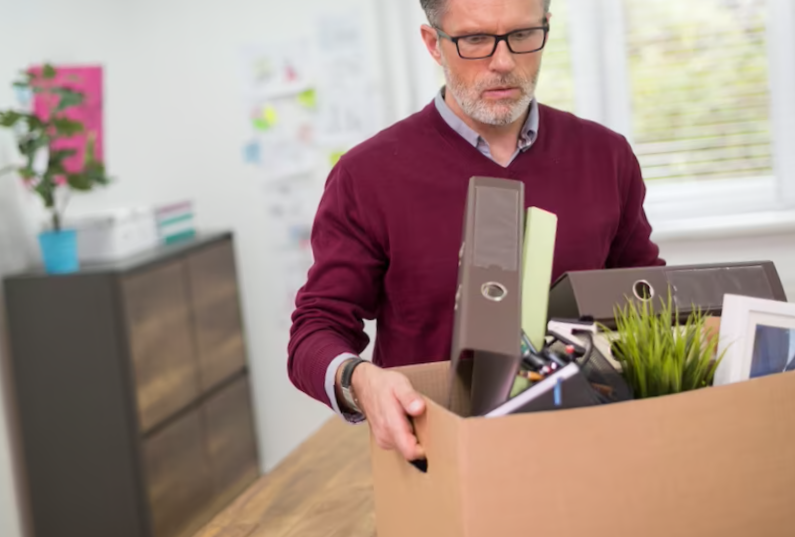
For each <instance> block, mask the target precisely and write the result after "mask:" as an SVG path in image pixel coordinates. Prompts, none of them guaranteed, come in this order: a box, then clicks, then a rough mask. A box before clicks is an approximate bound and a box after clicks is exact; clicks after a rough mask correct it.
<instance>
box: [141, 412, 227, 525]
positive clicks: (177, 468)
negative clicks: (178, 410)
mask: <svg viewBox="0 0 795 537" xmlns="http://www.w3.org/2000/svg"><path fill="white" fill-rule="evenodd" d="M144 465H145V472H146V483H147V491H148V495H149V504H150V508H151V512H152V525H153V529H154V537H182V536H183V535H187V534H189V533H190V532H191V531H196V529H197V526H198V525H200V524H202V523H203V522H204V521H205V519H206V517H207V516H209V514H210V512H211V510H210V507H211V505H212V501H213V490H212V475H211V473H210V467H209V461H208V460H207V450H206V449H205V438H204V432H203V428H202V423H201V415H200V412H199V411H198V410H195V409H194V410H193V411H191V412H188V413H186V414H184V415H182V416H180V417H179V418H178V419H176V420H175V421H174V422H172V423H169V424H168V425H167V426H166V427H164V428H163V429H162V430H160V431H157V432H156V433H155V434H153V435H152V436H151V437H149V438H148V439H146V440H145V441H144Z"/></svg>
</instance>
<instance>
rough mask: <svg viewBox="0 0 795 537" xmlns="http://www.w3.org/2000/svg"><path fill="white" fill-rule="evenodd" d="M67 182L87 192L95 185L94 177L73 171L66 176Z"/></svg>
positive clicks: (76, 188) (74, 187)
mask: <svg viewBox="0 0 795 537" xmlns="http://www.w3.org/2000/svg"><path fill="white" fill-rule="evenodd" d="M66 182H67V184H68V185H69V186H70V187H72V188H73V189H75V190H80V191H83V192H87V191H89V190H91V188H92V187H93V186H94V181H93V180H92V178H91V177H90V176H88V175H86V174H84V173H71V174H69V175H67V176H66Z"/></svg>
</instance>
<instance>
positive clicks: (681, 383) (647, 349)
mask: <svg viewBox="0 0 795 537" xmlns="http://www.w3.org/2000/svg"><path fill="white" fill-rule="evenodd" d="M678 313H679V312H678V308H676V307H675V306H673V305H672V298H671V294H670V292H669V293H668V298H667V300H663V299H662V298H661V299H660V305H659V308H655V307H654V304H653V302H652V301H651V300H647V301H643V302H640V303H637V302H634V301H627V303H626V304H624V305H622V306H619V307H617V308H616V310H615V320H616V330H614V331H610V330H606V332H608V334H609V337H610V339H611V348H612V352H613V357H614V358H615V360H616V361H618V362H619V363H620V365H621V369H622V374H623V376H624V378H625V379H626V381H627V383H628V384H629V385H630V387H631V389H632V390H633V392H634V398H636V399H644V398H649V397H658V396H662V395H671V394H677V393H681V392H686V391H690V390H697V389H701V388H706V387H708V386H711V385H712V382H713V379H714V376H715V370H716V369H717V367H718V365H719V364H720V361H721V360H722V358H723V356H716V350H717V345H718V338H717V337H714V336H715V335H714V334H713V333H712V332H711V330H712V328H711V326H710V323H709V319H710V316H709V315H706V314H704V313H702V311H701V310H700V309H698V308H696V309H694V310H693V311H692V312H691V313H690V314H689V316H688V317H687V319H686V320H685V321H684V322H680V320H679V314H678ZM603 329H604V327H603Z"/></svg>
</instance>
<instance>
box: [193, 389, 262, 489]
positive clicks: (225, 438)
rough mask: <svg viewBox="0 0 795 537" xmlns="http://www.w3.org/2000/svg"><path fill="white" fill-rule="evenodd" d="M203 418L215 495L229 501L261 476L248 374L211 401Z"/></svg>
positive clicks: (207, 403) (205, 407) (207, 404)
mask: <svg viewBox="0 0 795 537" xmlns="http://www.w3.org/2000/svg"><path fill="white" fill-rule="evenodd" d="M204 417H205V420H204V422H205V424H206V427H207V448H208V453H209V456H210V467H211V470H212V475H213V484H214V489H215V494H216V495H217V496H218V497H219V498H220V499H221V500H222V501H224V500H230V499H231V498H232V497H234V496H235V495H237V494H238V493H240V491H241V490H243V489H244V488H245V487H246V486H247V485H249V484H251V483H252V482H253V481H255V480H256V479H257V477H258V476H259V473H260V468H259V457H258V453H257V440H256V436H255V431H254V415H253V411H252V401H251V390H250V387H249V377H248V375H245V376H242V377H241V378H239V379H237V380H236V381H234V382H233V383H232V384H230V385H229V386H227V387H225V388H224V389H223V390H221V391H220V392H219V393H217V394H215V395H214V396H213V397H212V398H210V399H209V400H208V401H207V402H206V404H205V406H204Z"/></svg>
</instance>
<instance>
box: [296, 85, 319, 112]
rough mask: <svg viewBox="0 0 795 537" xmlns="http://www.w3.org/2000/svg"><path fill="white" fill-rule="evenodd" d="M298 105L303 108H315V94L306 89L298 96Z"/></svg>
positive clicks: (312, 90)
mask: <svg viewBox="0 0 795 537" xmlns="http://www.w3.org/2000/svg"><path fill="white" fill-rule="evenodd" d="M298 104H300V105H301V106H303V107H305V108H315V107H316V106H317V92H315V90H314V89H308V90H306V91H302V92H301V93H299V94H298Z"/></svg>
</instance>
